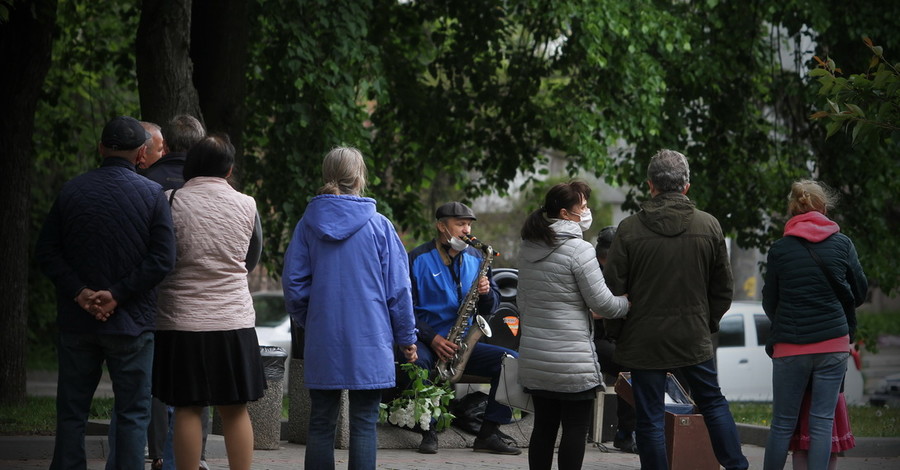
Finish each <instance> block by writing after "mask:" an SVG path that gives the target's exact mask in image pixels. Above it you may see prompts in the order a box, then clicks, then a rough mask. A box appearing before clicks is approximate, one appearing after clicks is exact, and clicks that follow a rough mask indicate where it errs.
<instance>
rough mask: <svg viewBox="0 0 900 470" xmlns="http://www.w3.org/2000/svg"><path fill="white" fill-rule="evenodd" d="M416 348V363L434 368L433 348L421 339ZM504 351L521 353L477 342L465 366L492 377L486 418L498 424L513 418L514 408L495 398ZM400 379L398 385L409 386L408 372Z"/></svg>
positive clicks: (474, 373)
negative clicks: (498, 401)
mask: <svg viewBox="0 0 900 470" xmlns="http://www.w3.org/2000/svg"><path fill="white" fill-rule="evenodd" d="M416 348H417V354H418V355H419V359H418V360H417V361H416V365H417V366H419V367H421V368H423V369H425V370H433V369H434V366H435V364H437V361H438V359H437V356H435V355H434V352H433V351H432V350H431V348H430V347H428V346H427V345H425V343H423V342H421V341H418V342H416ZM504 353H505V354H510V355H512V356H515V357H519V353H517V352H516V351H513V350H512V349H506V348H504V347H501V346H495V345H493V344H486V343H475V347H474V348H473V349H472V354H471V355H470V356H469V361H468V362H466V368H465V373H466V374H469V375H477V376H481V377H490V378H491V390H490V393H489V394H488V402H487V406H486V407H485V409H484V420H485V421H490V422H492V423H497V424H507V423H509V422H510V420H511V419H512V409H510V407H508V406H506V405H501V404H500V403H497V401H496V400H494V396H495V395H496V394H497V384H499V383H500V372H501V371H500V364H501V363H502V361H503V355H504ZM403 362H405V361H402V360H401V364H402V363H403ZM398 379H399V380H398V381H397V385H398V386H399V387H400V388H406V387H408V386H409V378H408V377H406V374H403V373H400V374H399V375H398Z"/></svg>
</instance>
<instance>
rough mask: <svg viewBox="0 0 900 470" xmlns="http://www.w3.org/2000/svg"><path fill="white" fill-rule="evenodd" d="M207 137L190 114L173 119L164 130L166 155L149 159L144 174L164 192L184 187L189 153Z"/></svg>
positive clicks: (198, 122)
mask: <svg viewBox="0 0 900 470" xmlns="http://www.w3.org/2000/svg"><path fill="white" fill-rule="evenodd" d="M205 136H206V130H205V129H204V128H203V124H200V121H198V120H197V118H195V117H193V116H191V115H188V114H179V115H178V116H175V117H173V118H172V119H171V120H170V121H169V122H167V123H166V124H165V125H164V126H163V128H162V139H163V149H164V150H163V152H164V155H163V156H162V158H159V159H158V160H155V161H154V160H151V159H147V161H146V162H145V163H144V164H143V165H142V168H145V170H143V172H142V174H143V175H144V176H146V177H147V178H149V179H151V180H153V181H156V182H157V183H159V184H161V185H162V187H163V190H169V189H177V188H180V187H182V186H184V176H183V175H182V172H183V171H184V160H185V158H186V157H187V151H188V150H190V149H191V147H193V146H194V144H196V143H197V142H200V139H202V138H203V137H205Z"/></svg>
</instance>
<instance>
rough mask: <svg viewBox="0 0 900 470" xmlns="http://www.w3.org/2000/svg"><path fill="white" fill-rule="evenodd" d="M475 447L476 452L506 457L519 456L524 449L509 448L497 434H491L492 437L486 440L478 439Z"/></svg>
mask: <svg viewBox="0 0 900 470" xmlns="http://www.w3.org/2000/svg"><path fill="white" fill-rule="evenodd" d="M473 447H474V450H475V452H490V453H492V454H504V455H519V454H521V453H522V449H519V448H516V447H510V446H508V445H507V444H506V443H505V442H503V440H502V439H500V436H498V435H496V434H491V435H490V437H487V438H484V439H482V438H480V437H476V438H475V445H474V446H473Z"/></svg>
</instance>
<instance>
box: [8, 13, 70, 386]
mask: <svg viewBox="0 0 900 470" xmlns="http://www.w3.org/2000/svg"><path fill="white" fill-rule="evenodd" d="M56 5H57V1H56V0H37V1H35V2H33V3H31V4H26V2H22V1H19V2H14V5H13V9H12V11H11V12H10V15H9V21H8V22H0V57H3V69H4V72H3V73H0V110H3V112H0V175H3V181H2V182H0V201H3V203H2V208H3V209H2V210H0V240H2V242H0V259H2V260H3V262H2V265H3V267H2V268H0V298H2V299H4V303H5V308H4V309H3V313H2V314H0V357H2V358H3V360H0V403H3V404H9V403H21V402H24V401H25V354H26V344H27V339H28V335H27V327H28V321H27V320H28V305H27V299H28V253H29V247H28V233H29V231H30V222H31V214H30V212H29V201H30V199H31V167H32V164H33V163H32V162H33V159H34V146H33V144H32V137H33V134H34V113H35V109H36V107H37V102H38V97H39V96H40V92H41V87H42V85H43V83H44V78H45V77H46V76H47V71H48V70H49V68H50V57H51V52H52V47H53V30H54V28H55V27H56Z"/></svg>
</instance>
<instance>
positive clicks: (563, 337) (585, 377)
mask: <svg viewBox="0 0 900 470" xmlns="http://www.w3.org/2000/svg"><path fill="white" fill-rule="evenodd" d="M590 195H591V189H590V187H589V186H588V185H587V184H586V183H584V182H582V181H570V182H568V183H559V184H557V185H555V186H553V187H552V188H550V191H549V192H548V193H547V196H546V197H545V199H544V205H543V206H541V208H540V209H538V210H536V211H534V212H533V213H531V214H530V215H529V217H528V219H527V220H526V221H525V224H524V226H523V227H522V245H521V247H520V249H519V258H518V265H519V285H518V295H517V298H516V302H517V304H518V307H519V310H520V315H521V322H522V323H521V327H522V339H521V343H520V345H519V383H520V384H522V385H523V386H524V387H525V389H526V391H528V392H529V393H531V394H532V396H533V401H534V412H535V413H534V415H535V416H534V430H533V432H532V434H531V440H530V443H529V455H528V465H529V468H530V469H532V470H535V469H549V468H550V467H551V466H552V464H553V446H554V443H555V442H556V435H557V432H558V430H559V426H560V423H561V424H562V428H563V434H562V439H561V441H560V445H559V468H560V470H566V469H578V468H581V464H582V461H583V460H584V447H585V438H586V436H587V432H588V427H589V426H590V421H591V406H592V400H593V399H594V397H595V394H596V389H597V388H598V387H601V386H603V379H602V378H601V375H600V365H599V362H598V361H597V355H596V351H595V348H594V341H593V324H594V315H593V314H592V313H591V312H597V313H598V314H599V315H600V316H602V317H604V318H621V317H624V316H625V314H626V313H627V312H628V307H629V302H628V299H627V298H626V297H624V296H622V297H616V296H614V295H612V293H610V291H609V289H608V288H607V287H606V283H605V281H604V279H603V273H602V271H601V270H600V265H599V263H598V262H597V258H596V256H595V254H594V247H593V246H592V245H591V244H590V242H587V241H585V240H584V238H583V232H584V231H586V230H587V229H588V228H590V226H591V215H590V214H591V212H590V209H589V208H588V207H587V202H588V199H589V198H590Z"/></svg>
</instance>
